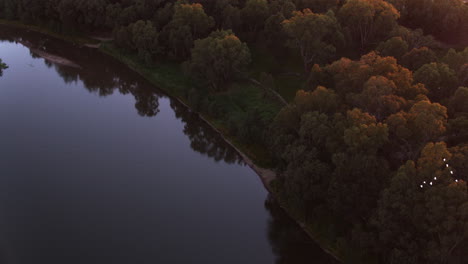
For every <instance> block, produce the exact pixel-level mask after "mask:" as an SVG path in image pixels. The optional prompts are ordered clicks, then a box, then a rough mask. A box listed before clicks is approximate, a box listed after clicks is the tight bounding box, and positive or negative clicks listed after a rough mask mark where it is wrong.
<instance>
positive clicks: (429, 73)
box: [414, 62, 458, 100]
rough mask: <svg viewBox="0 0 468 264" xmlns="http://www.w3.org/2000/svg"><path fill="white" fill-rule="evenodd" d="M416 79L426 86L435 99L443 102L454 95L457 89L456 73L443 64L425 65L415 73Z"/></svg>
mask: <svg viewBox="0 0 468 264" xmlns="http://www.w3.org/2000/svg"><path fill="white" fill-rule="evenodd" d="M414 79H415V81H417V82H420V83H422V84H424V85H425V86H426V87H427V88H428V89H429V91H430V94H429V95H430V96H431V97H432V98H433V99H436V100H441V99H443V98H446V97H448V96H450V95H451V94H453V92H454V91H455V89H456V88H457V83H458V81H457V76H456V74H455V72H454V71H453V70H452V69H450V68H449V67H448V65H447V64H443V63H435V62H433V63H430V64H425V65H423V66H422V67H421V68H419V70H417V71H416V72H415V73H414Z"/></svg>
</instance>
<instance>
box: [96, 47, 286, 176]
mask: <svg viewBox="0 0 468 264" xmlns="http://www.w3.org/2000/svg"><path fill="white" fill-rule="evenodd" d="M100 50H101V51H102V52H104V53H106V54H108V55H110V56H112V57H114V58H116V59H117V60H119V61H120V62H122V63H124V64H125V65H127V66H128V67H129V68H131V69H132V70H134V71H135V72H137V73H139V74H140V75H142V76H143V77H144V78H145V79H147V80H148V81H150V82H151V83H152V84H153V85H155V86H157V87H158V88H160V89H161V90H163V91H165V92H166V93H167V94H168V95H170V96H172V97H175V98H177V99H179V100H180V101H182V102H183V103H185V104H186V105H188V106H189V107H191V108H192V109H194V110H198V109H197V107H196V106H194V105H192V102H191V101H192V98H190V96H189V94H190V91H191V90H192V89H193V88H194V87H196V88H197V89H198V88H201V89H204V87H200V86H201V85H200V84H198V83H196V82H194V81H193V80H191V79H190V78H188V77H186V76H185V75H184V74H183V72H182V70H181V67H180V65H179V64H177V63H173V62H160V63H157V64H154V65H148V64H145V63H144V62H142V61H141V60H140V59H139V58H138V57H137V56H136V55H135V54H131V53H128V52H124V51H122V50H120V49H118V48H116V47H115V46H114V45H113V44H112V43H110V42H107V43H103V44H102V45H101V48H100ZM197 86H198V87H197ZM203 97H205V98H206V99H204V100H205V101H204V107H202V109H201V111H200V112H201V114H202V115H203V117H204V118H205V119H206V120H207V121H208V122H209V123H210V124H212V125H213V126H214V127H215V128H216V129H217V130H219V131H220V132H221V133H222V134H223V135H224V136H225V137H226V138H227V139H228V140H229V141H230V142H231V143H232V144H233V145H234V146H236V147H237V148H238V149H240V150H241V151H242V152H244V154H246V155H247V156H248V157H249V158H251V159H252V160H253V161H254V162H255V163H256V164H257V165H259V166H262V167H272V166H273V163H272V158H271V155H270V154H269V152H268V150H267V149H266V147H265V146H263V145H262V144H258V143H255V142H254V143H249V144H246V143H243V140H240V139H239V138H238V137H237V136H235V135H234V134H235V133H233V126H234V127H235V126H238V127H241V126H242V124H241V123H242V121H243V120H244V119H245V118H246V117H247V115H249V114H250V113H251V112H252V111H253V110H254V109H256V111H258V113H259V114H260V117H261V119H262V120H263V121H264V122H265V123H270V122H271V121H272V120H273V118H274V117H275V116H276V114H277V113H278V111H279V110H280V109H281V105H280V104H278V103H277V102H276V101H274V100H272V99H269V98H268V97H267V96H265V94H264V92H263V91H262V89H260V88H259V87H256V86H254V85H252V84H250V83H249V82H238V83H234V84H232V85H230V87H229V88H228V89H227V90H226V91H223V92H218V93H208V94H206V95H203ZM213 113H215V114H213ZM234 130H235V129H234Z"/></svg>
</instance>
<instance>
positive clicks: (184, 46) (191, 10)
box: [164, 1, 214, 59]
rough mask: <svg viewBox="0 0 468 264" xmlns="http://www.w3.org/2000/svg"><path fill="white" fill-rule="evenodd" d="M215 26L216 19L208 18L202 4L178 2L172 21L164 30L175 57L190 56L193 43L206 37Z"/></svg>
mask: <svg viewBox="0 0 468 264" xmlns="http://www.w3.org/2000/svg"><path fill="white" fill-rule="evenodd" d="M213 26H214V19H213V18H212V17H210V16H208V15H207V14H206V13H205V10H204V9H203V6H202V5H201V4H185V3H184V2H183V1H178V2H177V3H176V4H175V7H174V15H173V16H172V20H171V21H170V22H169V24H167V25H166V26H165V28H164V31H165V32H166V34H167V35H168V38H167V45H168V47H169V50H170V51H171V53H172V54H173V56H174V57H176V58H179V59H184V58H186V57H188V56H189V53H190V49H191V48H192V46H193V42H194V41H195V40H197V39H199V38H202V37H205V36H206V35H207V34H208V33H209V31H210V30H211V29H212V28H213Z"/></svg>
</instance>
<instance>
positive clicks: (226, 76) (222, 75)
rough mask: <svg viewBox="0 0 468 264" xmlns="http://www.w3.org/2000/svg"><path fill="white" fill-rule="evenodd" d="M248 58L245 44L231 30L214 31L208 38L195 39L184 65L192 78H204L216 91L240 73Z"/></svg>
mask: <svg viewBox="0 0 468 264" xmlns="http://www.w3.org/2000/svg"><path fill="white" fill-rule="evenodd" d="M250 61H251V58H250V51H249V48H248V47H247V44H245V43H243V42H241V41H240V40H239V38H237V37H236V35H234V33H233V32H232V31H231V30H228V31H214V32H212V33H211V35H210V36H209V37H207V38H205V39H199V40H197V41H195V47H194V48H193V49H192V57H191V59H190V60H189V61H188V62H187V66H188V70H189V72H190V73H191V74H192V75H193V76H194V77H196V78H199V79H201V80H208V81H209V83H210V84H211V86H212V87H213V88H214V89H215V90H219V89H220V88H221V87H222V86H223V85H225V84H226V83H227V82H229V81H232V80H234V79H235V78H236V77H237V76H239V74H242V73H243V72H244V70H245V68H246V67H247V65H248V64H249V63H250Z"/></svg>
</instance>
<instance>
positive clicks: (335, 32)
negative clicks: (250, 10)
mask: <svg viewBox="0 0 468 264" xmlns="http://www.w3.org/2000/svg"><path fill="white" fill-rule="evenodd" d="M283 28H284V31H285V32H286V34H287V35H288V36H289V38H290V40H289V45H290V46H291V47H292V48H294V49H297V50H299V53H300V55H301V58H302V62H303V66H304V71H305V73H306V74H307V73H309V72H310V69H311V67H312V65H313V64H315V63H317V62H323V61H324V60H325V61H326V60H327V59H329V58H330V57H332V56H334V55H335V52H336V48H337V46H338V45H340V44H341V43H342V41H343V35H342V34H341V29H340V25H339V23H338V21H337V20H336V17H335V14H334V13H333V12H332V11H329V12H328V13H326V14H316V13H313V12H312V11H311V10H310V9H304V10H303V11H296V12H294V13H293V17H291V18H290V19H287V20H285V21H284V22H283Z"/></svg>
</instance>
